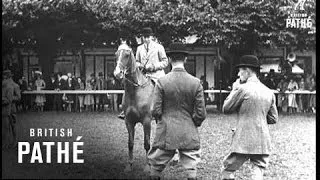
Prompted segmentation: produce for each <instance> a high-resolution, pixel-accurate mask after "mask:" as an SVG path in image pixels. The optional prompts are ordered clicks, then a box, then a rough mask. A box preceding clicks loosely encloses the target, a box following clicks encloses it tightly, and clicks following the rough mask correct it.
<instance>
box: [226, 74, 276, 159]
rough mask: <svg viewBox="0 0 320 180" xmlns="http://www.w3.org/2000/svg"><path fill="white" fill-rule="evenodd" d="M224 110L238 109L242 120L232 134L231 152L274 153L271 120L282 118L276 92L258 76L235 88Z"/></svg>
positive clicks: (239, 120)
mask: <svg viewBox="0 0 320 180" xmlns="http://www.w3.org/2000/svg"><path fill="white" fill-rule="evenodd" d="M223 112H224V113H231V112H237V114H238V116H237V118H238V122H237V127H236V130H235V132H234V134H233V137H232V143H231V152H236V153H243V154H270V152H271V138H270V133H269V128H268V124H274V123H276V122H277V121H278V111H277V108H276V100H275V95H274V93H273V92H272V91H271V90H270V89H269V88H268V87H266V86H265V85H264V84H262V83H261V82H260V80H259V79H258V78H257V77H250V78H248V80H247V82H246V83H244V84H240V85H238V86H237V87H236V88H234V89H233V90H232V91H231V92H230V94H229V96H228V97H227V98H226V100H225V101H224V104H223Z"/></svg>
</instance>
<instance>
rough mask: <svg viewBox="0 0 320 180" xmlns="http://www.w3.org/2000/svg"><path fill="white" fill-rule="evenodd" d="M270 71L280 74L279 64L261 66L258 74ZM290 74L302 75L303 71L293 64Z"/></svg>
mask: <svg viewBox="0 0 320 180" xmlns="http://www.w3.org/2000/svg"><path fill="white" fill-rule="evenodd" d="M270 69H274V72H275V73H280V72H279V70H278V69H279V64H262V65H261V69H260V73H269V72H270ZM292 73H294V74H303V73H304V70H303V69H302V68H300V67H299V66H298V65H296V64H294V65H293V67H292Z"/></svg>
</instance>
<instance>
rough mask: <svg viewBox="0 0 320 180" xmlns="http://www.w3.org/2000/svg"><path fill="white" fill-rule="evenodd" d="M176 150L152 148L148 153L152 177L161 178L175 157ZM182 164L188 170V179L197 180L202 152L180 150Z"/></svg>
mask: <svg viewBox="0 0 320 180" xmlns="http://www.w3.org/2000/svg"><path fill="white" fill-rule="evenodd" d="M175 153H176V150H163V149H157V148H152V149H151V150H150V151H149V153H148V159H149V163H150V168H151V172H150V176H159V177H160V175H161V172H162V171H163V170H164V169H165V167H166V166H167V164H168V163H169V162H170V160H171V159H172V158H173V156H174V155H175ZM179 154H180V163H181V165H182V166H183V167H184V168H185V169H186V171H187V174H188V178H196V176H197V164H198V163H199V161H200V150H179Z"/></svg>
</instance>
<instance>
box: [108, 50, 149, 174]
mask: <svg viewBox="0 0 320 180" xmlns="http://www.w3.org/2000/svg"><path fill="white" fill-rule="evenodd" d="M116 59H117V66H116V68H115V70H114V75H115V76H116V77H117V78H123V80H124V81H123V83H124V90H125V96H124V98H125V99H124V101H125V103H124V104H125V106H124V107H123V109H124V112H125V115H126V118H125V123H126V127H127V130H128V133H129V140H128V147H129V164H128V165H127V166H126V168H125V171H131V170H132V164H133V145H134V133H135V125H136V124H137V123H139V122H140V123H141V124H142V125H143V130H144V149H145V150H146V162H148V161H147V152H148V151H149V149H150V132H151V119H152V115H151V105H152V94H153V88H154V85H153V83H152V82H151V80H150V78H148V77H146V76H145V75H144V74H143V73H142V72H141V70H140V69H139V68H137V67H136V60H135V57H134V55H133V52H132V49H131V48H129V46H128V45H126V44H123V45H120V46H119V49H118V51H117V52H116ZM146 168H148V163H147V166H146ZM145 170H147V169H145Z"/></svg>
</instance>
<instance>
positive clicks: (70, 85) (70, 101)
mask: <svg viewBox="0 0 320 180" xmlns="http://www.w3.org/2000/svg"><path fill="white" fill-rule="evenodd" d="M67 76H68V78H67V80H66V81H67V90H75V83H76V81H75V79H74V78H73V76H72V74H71V73H67ZM75 97H76V96H75V95H74V94H68V95H67V101H66V102H67V105H68V109H70V111H75V105H74V104H75V103H74V102H75V101H76V100H75Z"/></svg>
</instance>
